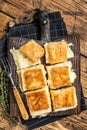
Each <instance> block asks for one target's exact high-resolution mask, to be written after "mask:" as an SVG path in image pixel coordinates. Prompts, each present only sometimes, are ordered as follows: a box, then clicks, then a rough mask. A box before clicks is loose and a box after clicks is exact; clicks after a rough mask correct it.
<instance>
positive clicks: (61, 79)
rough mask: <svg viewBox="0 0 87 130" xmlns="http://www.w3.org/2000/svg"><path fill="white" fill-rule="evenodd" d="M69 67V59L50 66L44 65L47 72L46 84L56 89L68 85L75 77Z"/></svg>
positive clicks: (70, 65) (70, 64) (70, 66)
mask: <svg viewBox="0 0 87 130" xmlns="http://www.w3.org/2000/svg"><path fill="white" fill-rule="evenodd" d="M71 68H72V63H71V62H70V61H67V62H65V63H61V64H56V65H52V66H46V69H47V73H48V84H49V86H50V88H51V89H57V88H61V87H65V86H70V85H71V84H72V83H73V82H74V80H75V78H76V74H75V72H73V70H72V69H71Z"/></svg>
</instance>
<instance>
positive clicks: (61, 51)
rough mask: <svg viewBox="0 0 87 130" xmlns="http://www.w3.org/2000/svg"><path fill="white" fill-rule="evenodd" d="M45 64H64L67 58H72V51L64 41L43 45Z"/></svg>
mask: <svg viewBox="0 0 87 130" xmlns="http://www.w3.org/2000/svg"><path fill="white" fill-rule="evenodd" d="M44 48H45V53H46V54H45V58H46V63H49V64H55V63H60V62H66V61H67V59H68V58H71V57H73V56H74V54H73V52H72V50H71V49H70V47H69V45H68V44H67V42H66V41H65V40H62V41H60V42H50V43H46V44H45V45H44Z"/></svg>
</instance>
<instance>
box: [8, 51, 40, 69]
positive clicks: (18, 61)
mask: <svg viewBox="0 0 87 130" xmlns="http://www.w3.org/2000/svg"><path fill="white" fill-rule="evenodd" d="M10 53H11V54H12V56H13V59H14V62H15V65H16V67H17V70H19V69H23V68H26V67H30V66H32V65H36V64H39V63H41V62H40V59H39V60H38V61H37V62H35V63H33V62H32V61H31V60H29V58H28V57H27V56H25V55H24V54H23V53H22V52H21V51H20V50H19V49H15V48H12V49H11V50H10Z"/></svg>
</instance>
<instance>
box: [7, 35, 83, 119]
mask: <svg viewBox="0 0 87 130" xmlns="http://www.w3.org/2000/svg"><path fill="white" fill-rule="evenodd" d="M79 49H80V47H79V38H78V36H76V35H69V36H67V37H66V38H62V39H56V40H55V41H52V42H49V43H45V44H44V45H42V44H40V43H38V42H37V41H35V40H33V39H31V40H29V39H28V38H17V37H10V38H9V41H8V59H9V62H10V64H11V68H12V74H13V75H12V76H13V79H14V81H15V84H16V86H17V87H18V89H19V92H20V94H21V96H22V98H23V101H24V104H25V106H26V108H27V110H28V112H29V115H30V119H32V118H38V117H44V116H45V117H47V116H61V115H62V116H63V115H71V114H78V113H79V112H80V98H81V88H80V53H79V52H80V51H79ZM9 89H10V90H9V91H10V114H11V115H12V116H18V115H19V116H21V115H20V112H19V110H18V107H17V105H16V102H15V99H14V96H13V93H12V90H11V88H9ZM30 119H29V120H30Z"/></svg>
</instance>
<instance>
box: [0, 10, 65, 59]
mask: <svg viewBox="0 0 87 130" xmlns="http://www.w3.org/2000/svg"><path fill="white" fill-rule="evenodd" d="M48 17H49V19H50V35H51V40H52V41H53V40H56V39H58V38H61V37H65V36H66V35H67V31H66V26H65V23H64V21H63V19H62V18H61V14H60V12H55V13H50V14H48ZM9 37H23V38H29V39H35V40H39V39H40V27H39V23H38V22H37V21H34V22H32V23H31V24H25V25H23V24H20V25H17V26H15V27H13V28H10V29H9V31H8V33H7V34H6V36H5V37H4V38H3V39H1V40H0V58H2V57H4V56H5V55H6V53H7V46H6V45H7V44H6V42H7V40H8V38H9Z"/></svg>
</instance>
